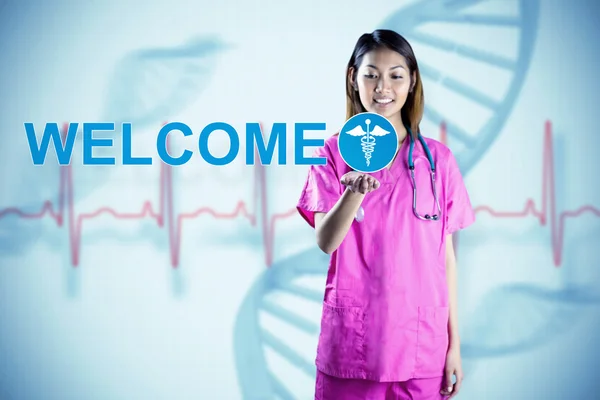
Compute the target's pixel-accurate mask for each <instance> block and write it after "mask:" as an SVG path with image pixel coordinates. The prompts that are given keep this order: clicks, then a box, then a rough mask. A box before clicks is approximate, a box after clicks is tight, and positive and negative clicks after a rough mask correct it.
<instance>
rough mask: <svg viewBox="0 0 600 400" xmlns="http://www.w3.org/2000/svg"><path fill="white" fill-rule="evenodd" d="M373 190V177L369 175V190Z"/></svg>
mask: <svg viewBox="0 0 600 400" xmlns="http://www.w3.org/2000/svg"><path fill="white" fill-rule="evenodd" d="M372 190H373V178H371V177H370V176H368V177H367V192H370V191H372Z"/></svg>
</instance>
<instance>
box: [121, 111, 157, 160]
mask: <svg viewBox="0 0 600 400" xmlns="http://www.w3.org/2000/svg"><path fill="white" fill-rule="evenodd" d="M151 164H152V158H151V157H133V156H132V155H131V122H126V123H124V124H123V165H151Z"/></svg>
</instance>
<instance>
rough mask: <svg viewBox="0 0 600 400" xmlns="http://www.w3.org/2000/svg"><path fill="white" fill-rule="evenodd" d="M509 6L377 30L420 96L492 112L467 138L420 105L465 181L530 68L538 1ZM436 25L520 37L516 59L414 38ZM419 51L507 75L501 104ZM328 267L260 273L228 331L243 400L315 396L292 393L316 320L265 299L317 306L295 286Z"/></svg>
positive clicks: (388, 23) (426, 7)
mask: <svg viewBox="0 0 600 400" xmlns="http://www.w3.org/2000/svg"><path fill="white" fill-rule="evenodd" d="M508 3H511V4H510V5H512V6H514V9H516V10H517V12H518V15H514V16H506V15H496V14H494V13H485V12H484V13H479V14H470V13H469V12H468V11H469V8H470V7H472V6H480V7H485V6H486V4H488V2H487V1H485V0H455V1H447V0H436V1H427V2H424V1H421V2H417V3H415V4H413V5H410V6H408V7H405V8H403V9H401V10H399V11H398V12H396V13H394V14H392V15H391V16H390V17H388V18H387V19H386V20H385V21H384V22H383V23H381V24H380V25H379V26H378V27H377V28H387V29H393V30H395V31H397V32H399V33H400V34H402V35H403V36H404V37H406V39H407V40H408V41H409V42H410V43H411V44H412V45H413V46H414V47H415V51H416V53H417V58H418V59H419V65H420V68H421V73H422V76H423V81H424V85H425V88H427V87H428V85H431V84H437V85H441V86H443V87H445V88H446V89H449V90H451V91H452V92H454V93H455V94H457V95H460V96H462V97H464V98H466V99H468V100H470V101H472V102H474V103H477V104H478V105H479V106H483V107H485V108H487V109H488V110H489V111H490V112H491V116H490V117H489V118H488V120H487V122H486V123H485V124H484V125H483V126H481V127H480V129H478V130H477V131H471V132H469V131H467V129H466V128H464V127H463V126H461V124H460V123H458V122H457V121H453V120H452V118H450V117H451V116H448V115H444V113H443V112H441V111H439V110H438V107H437V104H436V103H435V101H436V99H434V100H433V101H428V102H426V105H425V112H424V118H425V119H426V120H429V121H430V122H432V123H434V124H437V125H438V126H439V125H440V124H441V123H442V122H444V123H446V125H447V129H448V131H447V132H448V136H449V139H450V142H451V147H452V148H453V152H454V153H455V155H456V158H457V161H458V163H459V167H460V169H461V171H462V173H463V174H467V173H468V171H469V170H470V169H471V168H472V167H473V166H474V165H475V164H476V163H477V161H478V160H479V159H480V158H481V157H482V156H483V154H485V152H486V151H487V150H488V149H489V147H490V146H491V144H492V143H493V141H494V139H495V138H496V137H497V136H498V134H499V133H500V131H501V128H502V126H503V125H504V123H505V122H506V119H507V117H508V115H509V114H510V111H511V110H512V108H513V106H514V104H515V102H516V99H517V96H518V94H519V91H520V89H521V87H522V86H523V82H524V79H525V75H526V72H527V69H528V68H529V64H530V61H531V55H532V50H533V45H534V42H535V36H536V31H537V20H538V15H539V2H538V1H537V0H534V1H529V0H512V1H506V2H504V3H503V4H508ZM439 21H443V22H453V23H456V24H458V25H459V26H460V27H461V28H465V27H468V28H469V30H470V32H471V34H473V35H476V34H477V29H478V28H479V27H482V26H483V27H485V26H488V25H492V26H503V27H507V28H508V29H510V30H511V31H512V33H515V32H516V33H517V34H518V36H519V41H518V45H517V50H516V58H515V59H508V58H506V57H504V56H499V55H497V54H493V53H491V52H485V51H482V50H478V49H475V48H472V47H469V46H467V45H461V44H458V43H455V42H453V41H452V40H451V39H449V37H450V35H449V34H446V35H445V36H444V37H440V36H435V35H432V34H429V33H424V32H422V31H421V30H420V28H421V27H422V26H423V25H426V24H430V23H432V22H439ZM419 44H425V45H428V46H432V47H434V48H436V49H440V50H444V51H447V52H451V53H454V54H456V55H458V56H460V57H463V58H468V59H470V60H475V61H478V62H480V63H482V64H489V65H493V66H495V67H498V68H502V69H504V70H505V71H507V72H509V73H510V80H509V83H508V87H507V88H505V90H504V96H503V98H502V100H500V101H496V100H493V99H492V98H491V97H489V96H487V95H485V94H483V93H481V92H480V91H478V90H477V89H476V88H473V87H470V86H468V85H467V84H465V83H463V82H461V81H459V80H458V79H455V78H453V77H451V76H447V75H445V74H442V73H441V72H440V70H439V69H438V68H436V67H434V66H433V64H434V63H435V60H431V61H429V62H428V60H427V59H426V58H423V57H420V56H419V50H418V46H419ZM366 145H369V144H366ZM327 265H328V257H327V256H326V255H325V254H323V253H322V252H321V251H320V250H319V249H318V248H316V247H315V248H312V249H309V250H306V251H304V252H302V253H300V254H298V255H296V256H293V257H290V258H287V259H285V260H281V261H279V262H276V263H275V264H274V265H273V266H272V267H271V268H269V269H267V270H266V271H265V272H264V273H263V275H262V276H261V277H260V279H259V280H258V281H257V282H256V283H255V285H254V286H253V287H252V289H251V290H250V291H249V293H248V294H247V296H246V298H245V300H244V302H243V304H242V305H241V307H240V310H239V313H238V316H237V320H236V326H235V330H234V346H235V354H236V367H237V375H238V380H239V384H240V391H241V394H242V398H243V399H245V400H255V399H256V400H258V399H275V398H281V399H295V398H308V396H310V395H311V394H312V393H313V392H312V390H313V387H312V386H310V385H309V386H310V387H307V388H305V389H306V391H305V392H303V393H302V395H301V394H299V393H297V392H298V390H296V391H294V390H293V389H292V387H293V386H294V382H295V381H296V379H297V376H298V373H300V374H301V375H302V376H304V377H308V378H310V379H313V378H314V376H315V366H314V357H315V355H316V341H317V335H318V331H319V316H316V317H315V318H314V320H310V319H306V318H305V317H301V316H300V315H299V314H300V312H299V311H300V310H301V308H302V306H301V305H299V304H296V305H295V306H294V305H292V306H289V307H282V306H280V305H278V304H277V302H276V300H268V301H267V300H266V299H270V298H271V297H272V296H273V295H276V294H277V293H279V292H285V293H288V294H289V293H292V294H294V295H296V296H298V297H299V298H302V299H305V300H310V301H313V302H318V303H321V302H322V299H323V287H324V286H321V287H320V288H321V289H320V290H315V289H310V288H307V287H304V286H303V285H302V284H300V283H298V282H301V281H302V278H303V277H305V276H308V275H310V276H315V275H317V276H319V277H320V278H321V279H322V282H324V280H325V276H326V273H327ZM511 291H512V293H520V294H522V295H525V294H524V293H526V292H527V291H520V292H519V290H517V289H511ZM525 296H526V295H525ZM275 299H277V297H275ZM515 299H516V300H515V301H519V300H518V296H515ZM486 306H489V304H486ZM265 313H266V314H269V315H271V316H272V317H273V318H275V319H276V320H278V321H280V322H282V323H284V324H285V325H286V326H287V327H289V329H296V330H299V331H302V332H304V333H306V334H309V335H311V334H312V335H313V336H314V342H312V343H314V346H313V345H305V346H304V347H303V349H302V350H300V349H298V347H300V346H294V345H293V344H290V343H287V342H286V340H285V336H283V335H282V334H281V333H279V334H278V332H285V330H284V329H282V328H281V327H279V325H278V324H270V325H269V324H266V323H264V322H263V320H264V318H262V317H261V316H262V315H263V314H265ZM561 323H562V322H561ZM536 332H539V330H536ZM533 336H535V335H533ZM486 340H487V337H486V336H484V337H483V338H480V339H479V340H478V341H477V342H476V343H471V344H470V343H468V342H465V349H466V351H465V355H464V356H463V357H464V358H465V369H467V368H469V361H470V360H471V359H473V358H474V357H478V356H485V354H488V355H489V354H490V352H491V350H489V349H491V348H493V347H494V345H495V344H497V343H493V341H492V343H493V344H492V345H491V346H490V345H488V344H489V342H487V341H486ZM533 344H534V343H533V341H532V340H529V338H527V339H523V338H517V339H516V340H515V341H514V342H512V343H510V345H507V346H503V347H502V348H501V349H500V350H498V351H499V352H506V351H518V350H519V349H523V348H524V347H526V346H528V345H533ZM486 349H487V350H489V351H487V350H486ZM482 350H484V351H482ZM272 352H274V353H276V354H277V355H278V356H279V358H282V359H284V360H285V361H286V362H287V363H288V364H290V365H293V366H294V367H295V368H294V369H293V371H294V372H290V375H288V376H289V378H288V379H287V380H286V381H283V379H284V378H283V377H281V376H278V374H276V373H275V370H276V369H277V368H275V367H273V366H272V365H271V364H272V363H270V362H269V360H268V357H267V356H266V354H270V353H272ZM278 366H279V364H278ZM279 370H280V369H279ZM280 374H281V373H280ZM301 396H304V397H301Z"/></svg>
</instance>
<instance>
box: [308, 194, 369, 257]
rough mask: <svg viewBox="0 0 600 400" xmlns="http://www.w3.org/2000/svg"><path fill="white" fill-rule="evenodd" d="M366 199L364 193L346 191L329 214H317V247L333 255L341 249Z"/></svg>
mask: <svg viewBox="0 0 600 400" xmlns="http://www.w3.org/2000/svg"><path fill="white" fill-rule="evenodd" d="M364 197H365V195H364V194H363V193H360V192H356V193H355V192H353V191H352V190H351V189H346V191H345V192H344V194H342V195H341V196H340V199H339V200H338V201H337V203H335V205H334V206H333V207H332V208H331V210H330V211H329V212H328V213H320V212H318V213H315V232H316V235H317V245H318V246H319V248H320V249H321V250H323V251H324V252H325V253H327V254H331V253H333V252H334V251H335V250H336V249H337V248H338V247H339V245H340V244H341V243H342V241H343V240H344V238H345V237H346V234H347V233H348V231H349V230H350V226H351V225H352V220H353V219H354V216H355V215H356V212H357V211H358V208H359V207H360V205H361V203H362V201H363V199H364Z"/></svg>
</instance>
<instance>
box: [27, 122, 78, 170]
mask: <svg viewBox="0 0 600 400" xmlns="http://www.w3.org/2000/svg"><path fill="white" fill-rule="evenodd" d="M77 126H78V124H77V123H76V122H72V123H70V124H69V129H68V131H67V137H66V140H65V143H64V145H63V143H62V140H61V137H60V131H59V129H58V124H57V123H55V122H54V123H47V124H46V126H45V127H44V133H43V135H42V140H41V141H40V144H39V146H38V142H37V137H36V134H35V128H34V126H33V123H32V122H25V132H26V133H27V141H28V142H29V151H30V152H31V160H32V161H33V164H35V165H43V164H44V163H45V162H46V153H47V152H48V145H49V144H50V139H52V143H53V144H54V150H55V151H56V159H57V160H58V163H59V164H60V165H68V164H70V163H71V157H72V155H73V145H74V144H75V137H76V136H77Z"/></svg>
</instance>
